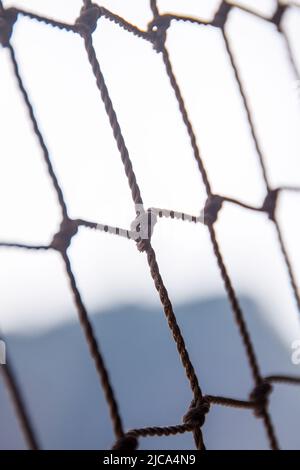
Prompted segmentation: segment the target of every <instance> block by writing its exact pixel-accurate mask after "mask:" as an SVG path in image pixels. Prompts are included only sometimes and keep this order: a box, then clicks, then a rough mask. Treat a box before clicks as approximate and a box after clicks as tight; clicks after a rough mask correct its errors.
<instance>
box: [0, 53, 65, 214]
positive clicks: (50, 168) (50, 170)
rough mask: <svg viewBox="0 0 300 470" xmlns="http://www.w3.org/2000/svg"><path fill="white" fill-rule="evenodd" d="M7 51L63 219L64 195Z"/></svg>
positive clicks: (25, 93) (18, 76)
mask: <svg viewBox="0 0 300 470" xmlns="http://www.w3.org/2000/svg"><path fill="white" fill-rule="evenodd" d="M8 50H9V53H10V58H11V62H12V66H13V70H14V75H15V78H16V80H17V84H18V87H19V90H20V92H21V95H22V96H23V99H24V103H25V105H26V108H27V112H28V115H29V118H30V122H31V123H32V127H33V131H34V133H35V135H36V137H37V140H38V143H39V145H40V148H41V150H42V153H43V158H44V161H45V163H46V167H47V170H48V174H49V177H50V179H51V181H52V184H53V188H54V189H55V192H56V195H57V199H58V203H59V206H60V209H61V211H62V215H63V217H67V215H68V212H67V206H66V203H65V200H64V195H63V192H62V189H61V186H60V184H59V182H58V178H57V176H56V174H55V171H54V169H53V165H52V162H51V159H50V155H49V151H48V148H47V146H46V143H45V140H44V137H43V135H42V133H41V131H40V128H39V125H38V123H37V120H36V117H35V113H34V110H33V106H32V104H31V102H30V99H29V95H28V93H27V91H26V89H25V86H24V84H23V80H22V78H21V75H20V72H19V66H18V63H17V60H16V56H15V52H14V49H13V47H12V45H11V44H9V45H8Z"/></svg>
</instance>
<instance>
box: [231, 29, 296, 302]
mask: <svg viewBox="0 0 300 470" xmlns="http://www.w3.org/2000/svg"><path fill="white" fill-rule="evenodd" d="M222 31H223V38H224V43H225V47H226V50H227V53H228V57H229V59H230V63H231V66H232V69H233V71H234V75H235V79H236V83H237V85H238V88H239V92H240V95H241V97H242V101H243V105H244V109H245V111H246V116H247V121H248V124H249V127H250V131H251V135H252V139H253V142H254V144H255V148H256V153H257V156H258V160H259V163H260V167H261V170H262V173H263V179H264V181H265V185H266V189H267V193H268V194H270V192H271V188H270V185H269V180H268V175H267V169H266V165H265V158H264V155H263V152H262V150H261V147H260V144H259V140H258V136H257V134H256V129H255V124H254V121H253V118H252V114H251V111H250V106H249V104H248V98H247V96H246V92H245V90H244V86H243V83H242V78H241V76H240V73H239V70H238V66H237V64H236V62H235V59H234V56H233V52H232V50H231V46H230V41H229V39H228V36H227V33H226V31H225V29H224V28H223V30H222ZM271 220H272V221H273V222H274V225H275V229H276V232H277V237H278V241H279V246H280V249H281V252H282V255H283V259H284V262H285V265H286V268H287V272H288V275H289V281H290V285H291V288H292V292H293V294H294V297H295V300H296V304H297V307H298V310H299V311H300V296H299V292H298V289H297V283H296V280H295V275H294V271H293V268H292V263H291V261H290V259H289V255H288V252H287V248H286V247H285V243H284V240H283V237H282V234H281V229H280V226H279V222H278V221H277V218H276V214H275V212H274V214H272V217H271Z"/></svg>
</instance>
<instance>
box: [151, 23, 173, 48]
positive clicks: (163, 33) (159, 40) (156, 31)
mask: <svg viewBox="0 0 300 470" xmlns="http://www.w3.org/2000/svg"><path fill="white" fill-rule="evenodd" d="M170 23H171V18H170V17H169V16H167V15H164V16H158V17H156V18H154V20H153V21H151V22H150V23H149V25H148V32H149V34H150V37H151V40H152V43H153V48H154V49H155V50H156V52H162V50H163V48H164V45H165V42H166V39H167V30H168V28H169V26H170Z"/></svg>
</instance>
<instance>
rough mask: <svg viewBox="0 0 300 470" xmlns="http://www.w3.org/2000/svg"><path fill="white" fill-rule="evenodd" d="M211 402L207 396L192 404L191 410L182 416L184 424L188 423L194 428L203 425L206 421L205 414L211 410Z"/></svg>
mask: <svg viewBox="0 0 300 470" xmlns="http://www.w3.org/2000/svg"><path fill="white" fill-rule="evenodd" d="M209 408H210V403H209V401H208V400H207V399H206V398H202V399H201V401H200V402H199V403H198V404H196V405H194V404H193V403H192V404H191V406H190V408H189V411H188V412H187V413H186V414H185V415H184V417H183V418H182V420H183V422H184V424H188V425H189V426H191V427H192V428H196V427H200V428H201V427H202V426H203V424H204V422H205V415H206V414H207V413H208V412H209Z"/></svg>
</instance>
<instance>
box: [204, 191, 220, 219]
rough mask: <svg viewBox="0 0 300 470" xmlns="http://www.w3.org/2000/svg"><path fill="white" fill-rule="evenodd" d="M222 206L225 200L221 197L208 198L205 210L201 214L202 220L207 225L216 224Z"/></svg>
mask: <svg viewBox="0 0 300 470" xmlns="http://www.w3.org/2000/svg"><path fill="white" fill-rule="evenodd" d="M222 204H223V198H222V197H221V196H218V195H215V194H211V195H210V196H208V198H207V200H206V202H205V206H204V209H203V211H202V213H201V218H202V220H203V223H204V224H205V225H213V224H214V223H215V222H216V220H217V218H218V213H219V210H220V209H221V207H222Z"/></svg>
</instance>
